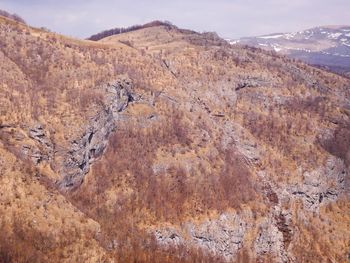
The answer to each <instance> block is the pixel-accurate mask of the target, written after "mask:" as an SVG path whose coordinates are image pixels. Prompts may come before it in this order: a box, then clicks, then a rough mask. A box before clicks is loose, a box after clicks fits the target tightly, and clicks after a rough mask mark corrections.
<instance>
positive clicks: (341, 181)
mask: <svg viewBox="0 0 350 263" xmlns="http://www.w3.org/2000/svg"><path fill="white" fill-rule="evenodd" d="M303 176H304V183H303V184H298V185H292V186H290V187H289V188H288V192H289V193H290V194H291V195H292V197H294V198H301V199H302V201H303V204H304V206H305V207H307V208H308V209H311V210H313V211H317V210H318V208H319V206H320V204H321V203H324V202H329V201H335V200H336V199H337V198H338V196H339V195H341V194H342V193H344V191H345V178H346V176H347V169H346V167H345V164H344V161H342V160H341V159H339V158H337V157H334V156H332V157H330V158H329V159H328V160H327V162H326V165H325V166H324V167H320V168H318V169H316V170H314V171H305V172H304V173H303Z"/></svg>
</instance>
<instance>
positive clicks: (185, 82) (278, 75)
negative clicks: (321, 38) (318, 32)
mask: <svg viewBox="0 0 350 263" xmlns="http://www.w3.org/2000/svg"><path fill="white" fill-rule="evenodd" d="M0 67H1V74H2V76H1V78H0V94H1V96H0V112H1V115H0V167H1V169H0V231H1V235H0V262H328V261H329V262H346V261H347V260H348V258H349V236H350V227H349V225H350V203H349V179H350V178H349V177H350V176H349V174H350V168H349V167H350V151H349V149H350V141H349V138H350V119H349V118H350V90H349V86H350V80H349V79H348V78H344V77H342V76H340V75H337V74H333V73H330V72H327V71H324V70H321V69H318V68H314V67H311V66H308V65H306V64H304V63H301V62H299V61H294V60H291V59H288V58H287V57H285V56H279V55H277V54H276V53H274V52H267V51H264V50H260V49H256V48H251V47H246V46H239V45H230V44H228V43H227V42H226V41H225V40H223V39H221V38H219V37H218V36H217V35H216V34H215V33H205V34H200V33H196V32H193V31H190V30H182V29H179V28H177V27H175V26H168V25H155V26H151V27H145V28H141V29H137V30H132V31H130V32H125V33H122V34H117V35H110V36H108V37H107V38H102V39H100V40H99V41H89V40H79V39H73V38H69V37H66V36H63V35H59V34H55V33H51V32H48V31H45V30H40V29H37V28H33V27H30V26H28V25H24V24H22V23H18V22H16V21H14V20H11V19H8V18H5V17H0Z"/></svg>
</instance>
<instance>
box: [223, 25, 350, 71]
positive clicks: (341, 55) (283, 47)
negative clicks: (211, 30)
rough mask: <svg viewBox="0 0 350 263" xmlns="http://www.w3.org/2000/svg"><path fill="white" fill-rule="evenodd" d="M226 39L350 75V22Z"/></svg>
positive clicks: (232, 42)
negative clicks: (349, 24) (346, 24)
mask: <svg viewBox="0 0 350 263" xmlns="http://www.w3.org/2000/svg"><path fill="white" fill-rule="evenodd" d="M229 42H230V43H231V44H246V45H251V46H254V47H259V48H262V49H267V50H274V51H276V52H278V53H280V54H283V55H287V56H289V57H292V58H296V59H300V60H302V61H304V62H306V63H309V64H311V65H316V66H320V67H324V68H326V69H328V70H331V71H334V72H336V73H340V74H344V75H345V76H349V72H350V26H343V25H333V26H319V27H314V28H311V29H306V30H302V31H298V32H293V33H274V34H269V35H263V36H258V37H247V38H241V39H238V40H231V41H230V40H229Z"/></svg>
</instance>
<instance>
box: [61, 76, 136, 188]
mask: <svg viewBox="0 0 350 263" xmlns="http://www.w3.org/2000/svg"><path fill="white" fill-rule="evenodd" d="M103 88H104V89H105V92H106V94H107V96H106V101H105V107H104V110H102V111H100V112H99V113H98V114H97V115H96V116H95V117H93V118H92V119H91V121H90V123H89V125H88V126H87V127H86V129H85V132H84V133H83V134H82V135H81V136H80V137H78V138H76V139H74V140H72V141H71V146H70V149H69V150H68V151H67V154H66V156H65V158H64V162H63V169H62V175H63V180H62V181H61V182H59V186H60V189H61V190H69V189H72V188H76V187H77V186H79V185H80V184H81V183H82V182H83V180H84V176H85V175H86V174H87V173H88V172H89V169H90V166H91V164H92V163H93V162H94V161H95V160H96V159H97V158H98V157H100V156H101V155H102V154H103V152H104V150H105V149H106V146H107V144H108V138H109V135H110V134H111V132H112V131H113V130H114V129H115V128H116V125H117V123H116V122H117V120H118V114H119V113H120V112H121V111H123V110H125V108H126V107H127V106H128V104H129V102H132V101H134V99H135V98H134V95H132V93H131V82H130V81H129V80H118V81H116V82H115V83H114V84H108V85H107V86H105V87H103Z"/></svg>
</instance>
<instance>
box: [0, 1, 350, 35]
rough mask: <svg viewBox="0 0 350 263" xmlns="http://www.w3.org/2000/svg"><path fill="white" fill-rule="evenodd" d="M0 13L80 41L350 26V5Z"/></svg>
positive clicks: (2, 5) (31, 8)
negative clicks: (120, 31) (132, 29)
mask: <svg viewBox="0 0 350 263" xmlns="http://www.w3.org/2000/svg"><path fill="white" fill-rule="evenodd" d="M0 9H4V10H6V11H8V12H11V13H17V14H19V15H20V16H22V17H23V18H24V19H25V20H26V21H27V23H29V24H31V25H33V26H37V27H41V26H43V27H47V28H49V29H51V30H52V31H55V32H58V33H63V34H66V35H70V36H75V37H80V38H85V37H88V36H90V35H91V34H94V33H97V32H99V31H102V30H105V29H110V28H114V27H126V26H130V25H133V24H143V23H146V22H149V21H151V20H168V21H171V22H172V23H174V24H175V25H177V26H179V27H182V28H188V29H193V30H197V31H200V32H201V31H216V32H217V33H218V34H219V35H220V36H222V37H225V38H239V37H244V36H255V35H263V34H269V33H278V32H289V31H298V30H301V29H306V28H310V27H313V26H317V25H349V24H350V0H202V1H200V0H171V1H166V0H134V1H132V0H129V1H120V0H0Z"/></svg>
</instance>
